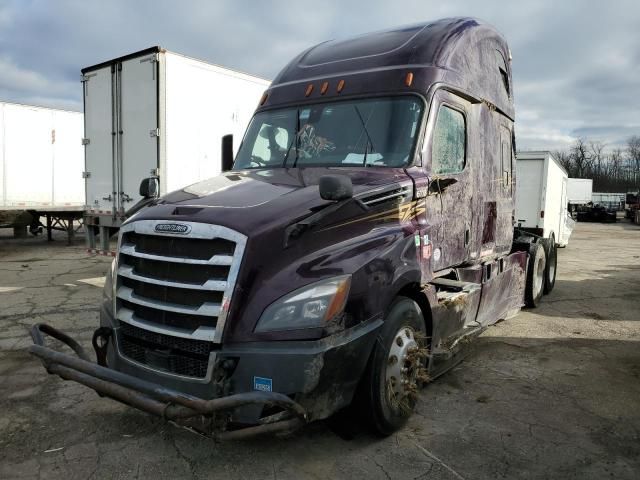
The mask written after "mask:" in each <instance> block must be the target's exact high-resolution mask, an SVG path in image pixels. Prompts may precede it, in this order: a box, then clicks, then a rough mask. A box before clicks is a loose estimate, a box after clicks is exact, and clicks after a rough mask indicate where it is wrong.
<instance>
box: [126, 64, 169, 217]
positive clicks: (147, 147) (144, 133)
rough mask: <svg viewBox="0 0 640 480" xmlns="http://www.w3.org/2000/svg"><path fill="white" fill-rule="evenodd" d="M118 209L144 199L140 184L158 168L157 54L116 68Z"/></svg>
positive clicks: (128, 206) (127, 207)
mask: <svg viewBox="0 0 640 480" xmlns="http://www.w3.org/2000/svg"><path fill="white" fill-rule="evenodd" d="M116 92H117V104H118V166H119V174H118V185H119V190H118V193H119V195H118V205H117V206H118V209H119V211H120V212H121V213H124V212H125V211H126V210H128V209H129V208H131V207H132V206H133V205H135V204H136V203H137V202H138V201H139V200H141V198H142V197H140V195H139V193H138V189H139V186H140V181H141V180H142V179H144V178H146V177H149V176H150V175H152V174H155V173H157V171H156V169H157V168H158V166H159V165H158V134H159V132H158V130H157V129H158V61H157V55H156V54H152V55H148V56H144V57H137V58H132V59H130V60H126V61H124V62H122V63H120V64H118V66H117V82H116Z"/></svg>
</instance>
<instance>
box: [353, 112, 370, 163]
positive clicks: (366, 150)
mask: <svg viewBox="0 0 640 480" xmlns="http://www.w3.org/2000/svg"><path fill="white" fill-rule="evenodd" d="M353 108H355V109H356V113H357V114H358V118H359V119H360V123H361V124H362V128H363V130H364V133H365V135H366V136H367V144H366V145H365V147H364V160H363V162H362V166H363V167H366V166H367V152H368V151H369V144H371V153H373V152H374V151H375V147H374V146H373V140H371V135H369V130H367V124H366V123H365V121H364V118H362V114H361V113H360V109H359V108H358V106H357V105H354V106H353Z"/></svg>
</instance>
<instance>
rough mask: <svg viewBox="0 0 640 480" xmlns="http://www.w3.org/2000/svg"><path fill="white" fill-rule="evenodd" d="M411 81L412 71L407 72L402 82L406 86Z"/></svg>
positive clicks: (409, 84) (408, 85)
mask: <svg viewBox="0 0 640 480" xmlns="http://www.w3.org/2000/svg"><path fill="white" fill-rule="evenodd" d="M412 83H413V73H412V72H409V73H407V76H406V77H405V78H404V84H405V85H406V86H407V87H410V86H411V84H412Z"/></svg>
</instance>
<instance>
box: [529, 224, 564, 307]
mask: <svg viewBox="0 0 640 480" xmlns="http://www.w3.org/2000/svg"><path fill="white" fill-rule="evenodd" d="M557 263H558V250H557V249H556V243H555V237H554V235H553V234H551V236H550V237H549V238H542V239H540V241H539V242H537V243H531V244H530V245H529V264H528V267H527V279H526V284H525V295H524V297H525V305H526V306H527V307H529V308H535V307H537V306H538V303H539V302H540V299H541V298H542V295H545V294H547V293H551V291H552V290H553V287H554V286H555V284H556V273H557Z"/></svg>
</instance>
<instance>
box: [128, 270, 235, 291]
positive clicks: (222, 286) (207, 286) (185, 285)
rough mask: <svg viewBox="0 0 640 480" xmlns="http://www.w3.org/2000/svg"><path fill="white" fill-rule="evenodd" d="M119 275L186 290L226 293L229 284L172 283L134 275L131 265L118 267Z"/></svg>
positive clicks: (214, 282) (219, 281)
mask: <svg viewBox="0 0 640 480" xmlns="http://www.w3.org/2000/svg"><path fill="white" fill-rule="evenodd" d="M118 275H120V276H121V277H126V278H130V279H132V280H138V281H140V282H146V283H153V284H154V285H164V286H167V287H176V288H184V289H190V290H212V291H217V292H224V291H225V290H226V289H227V282H226V281H223V280H207V281H206V282H205V283H203V284H200V285H198V284H191V283H182V282H170V281H166V280H158V279H157V278H152V277H147V276H143V275H137V274H136V273H134V271H133V267H131V266H129V265H122V266H120V267H118Z"/></svg>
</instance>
